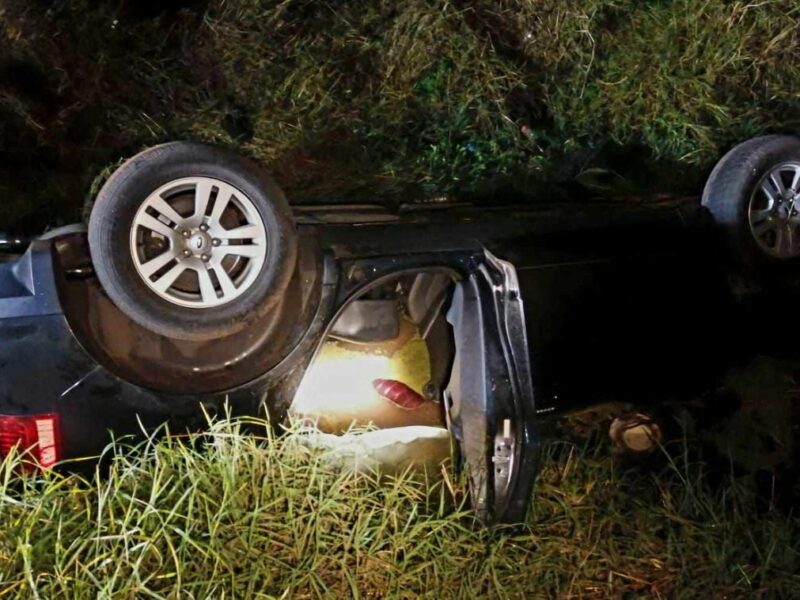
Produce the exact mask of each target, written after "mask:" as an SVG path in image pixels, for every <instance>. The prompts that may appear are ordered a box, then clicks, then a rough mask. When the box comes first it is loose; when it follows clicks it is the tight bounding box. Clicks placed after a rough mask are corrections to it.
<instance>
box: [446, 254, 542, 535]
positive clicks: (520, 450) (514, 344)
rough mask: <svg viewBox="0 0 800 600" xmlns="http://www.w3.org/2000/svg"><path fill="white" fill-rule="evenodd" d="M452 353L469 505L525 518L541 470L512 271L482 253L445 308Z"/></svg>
mask: <svg viewBox="0 0 800 600" xmlns="http://www.w3.org/2000/svg"><path fill="white" fill-rule="evenodd" d="M448 321H449V322H450V324H451V325H452V326H453V334H454V338H455V343H456V354H455V358H454V365H453V371H452V376H451V380H450V384H449V386H448V389H447V391H446V398H447V402H446V405H447V407H448V421H449V425H450V429H451V431H452V432H453V434H454V436H455V438H456V439H457V441H458V445H459V449H460V453H461V459H462V461H463V466H464V468H465V470H466V473H467V476H468V479H469V483H470V493H471V495H472V501H473V505H474V507H475V509H476V511H477V512H478V515H479V516H480V518H481V519H482V520H484V521H485V522H498V523H518V522H521V521H524V519H525V513H526V510H527V507H528V504H529V500H530V496H531V492H532V488H533V483H534V480H535V477H536V473H537V469H538V452H539V437H538V435H537V431H536V424H535V412H534V400H533V386H532V382H531V375H530V366H529V365H530V361H529V357H528V345H527V338H526V330H525V319H524V312H523V307H522V300H521V297H520V294H519V286H518V283H517V278H516V273H515V271H514V268H513V267H512V266H511V265H510V263H506V262H503V261H500V260H498V259H497V258H495V257H493V256H492V255H491V254H489V253H486V256H485V259H484V260H483V261H481V263H480V264H479V265H477V267H476V268H475V270H474V271H473V272H472V274H471V275H470V276H469V277H468V278H466V279H465V280H463V281H462V282H460V283H459V284H458V285H457V286H456V290H455V292H454V296H453V302H452V305H451V307H450V310H449V312H448Z"/></svg>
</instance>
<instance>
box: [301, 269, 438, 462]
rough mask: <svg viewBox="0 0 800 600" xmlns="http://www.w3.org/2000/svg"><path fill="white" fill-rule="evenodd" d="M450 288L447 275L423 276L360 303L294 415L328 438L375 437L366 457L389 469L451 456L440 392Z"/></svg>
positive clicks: (342, 321)
mask: <svg viewBox="0 0 800 600" xmlns="http://www.w3.org/2000/svg"><path fill="white" fill-rule="evenodd" d="M451 288H452V280H451V279H450V276H449V275H447V274H443V273H439V272H425V273H416V274H410V275H402V276H398V277H395V278H392V279H390V280H387V281H384V282H382V283H380V285H378V286H375V287H373V288H370V290H368V291H367V292H365V293H364V294H362V295H361V296H359V297H358V298H356V299H355V301H354V302H353V303H351V305H349V306H348V307H345V309H344V310H343V311H342V313H340V316H339V317H338V319H337V321H336V322H334V324H333V326H332V328H331V331H330V333H329V335H328V336H327V337H326V338H325V340H324V341H323V343H322V346H321V347H320V349H319V352H318V353H317V355H316V357H315V359H314V361H313V362H312V364H311V366H310V367H309V369H308V371H307V373H306V375H305V378H304V379H303V382H302V384H301V386H300V388H299V390H298V392H297V395H296V396H295V399H294V402H293V404H292V407H291V409H290V413H291V415H292V416H293V417H294V418H295V419H297V420H301V421H303V422H305V423H306V424H308V425H310V426H313V427H316V429H317V430H318V431H319V432H321V433H322V434H337V436H339V437H353V436H364V435H367V436H369V438H370V441H369V442H368V443H367V444H366V446H367V447H368V449H367V450H363V449H362V450H361V451H368V452H370V453H372V454H376V453H377V454H380V461H381V462H384V463H385V462H386V461H390V462H391V461H392V460H396V461H400V462H404V463H407V462H408V461H409V460H410V457H412V458H413V456H414V455H419V456H418V458H419V460H420V461H424V462H430V459H431V458H434V457H435V458H438V459H440V460H442V459H445V458H447V457H449V455H450V443H449V435H445V433H446V419H445V412H444V407H443V404H442V390H443V389H444V387H445V386H446V384H447V377H448V374H449V369H450V366H451V363H452V356H453V341H452V333H451V331H450V326H449V325H448V324H447V321H446V318H445V313H446V310H447V305H448V303H449V299H450V294H451V291H452V289H451ZM353 429H359V430H360V431H353ZM365 429H369V430H372V431H371V432H370V433H366V434H365V433H364V432H363V431H364V430H365ZM375 440H378V441H377V442H376V441H375ZM332 443H341V441H338V442H332ZM390 448H391V451H390V452H387V450H388V449H390Z"/></svg>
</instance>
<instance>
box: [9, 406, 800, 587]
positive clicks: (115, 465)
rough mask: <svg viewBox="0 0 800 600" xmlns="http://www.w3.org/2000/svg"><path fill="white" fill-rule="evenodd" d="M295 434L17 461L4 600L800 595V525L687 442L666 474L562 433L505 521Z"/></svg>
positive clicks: (447, 482)
mask: <svg viewBox="0 0 800 600" xmlns="http://www.w3.org/2000/svg"><path fill="white" fill-rule="evenodd" d="M288 439H289V441H287V438H283V439H276V438H274V437H273V436H271V435H265V436H263V437H261V438H259V437H258V436H252V435H245V434H243V433H242V432H241V431H240V429H239V426H238V425H237V424H232V423H225V422H221V423H217V424H215V425H214V426H213V428H212V430H211V432H210V433H209V434H207V435H206V436H204V437H203V441H204V442H205V444H199V443H196V442H198V439H197V438H194V439H193V438H185V437H184V438H173V439H169V440H162V441H159V442H148V443H146V444H144V445H143V446H142V447H140V448H138V449H137V450H135V451H134V450H130V449H128V450H119V451H117V452H115V454H114V457H113V461H112V462H111V466H110V470H109V472H108V473H107V474H105V475H104V476H102V477H100V478H96V479H92V480H91V481H86V480H82V479H80V478H78V477H77V476H69V477H65V476H60V475H56V474H53V473H50V474H46V475H34V474H28V475H20V474H19V470H18V469H16V468H15V467H16V465H15V459H13V458H9V459H6V461H5V462H4V463H3V465H2V470H0V476H1V477H0V519H2V522H3V527H2V528H1V529H0V593H2V597H19V598H32V597H40V598H59V597H68V598H94V597H114V598H145V597H152V598H177V597H181V598H183V597H189V598H208V597H215V598H239V597H263V598H270V597H276V598H278V597H280V598H306V597H310V598H317V597H320V598H323V597H324V598H332V597H335V598H348V597H380V598H416V597H429V598H468V597H497V598H522V597H553V596H560V597H577V596H580V597H598V598H600V597H623V596H624V595H625V594H626V593H631V594H633V596H634V597H662V598H663V597H698V598H710V597H754V596H755V597H797V596H798V594H800V576H798V575H797V573H798V572H800V556H798V545H797V540H798V539H800V537H798V534H800V522H798V519H797V518H796V517H794V516H791V515H787V514H784V513H781V512H779V511H776V510H770V509H769V508H766V509H765V508H763V507H761V508H760V507H758V506H757V504H756V503H755V501H754V496H753V493H752V489H751V488H749V487H748V486H747V485H745V484H743V483H742V482H740V481H737V480H733V479H730V478H723V479H724V481H723V482H722V483H721V484H719V485H716V486H715V487H713V488H712V487H711V485H710V484H709V478H708V477H707V476H706V473H705V471H704V469H703V467H702V466H701V465H699V464H693V463H692V462H691V461H690V460H689V459H688V458H686V457H685V455H684V454H683V452H682V448H684V446H683V445H682V444H678V445H677V447H676V449H675V455H676V458H673V459H670V460H666V459H665V460H663V461H660V462H659V463H658V464H660V466H659V467H658V468H653V467H652V465H651V467H650V468H645V467H644V466H642V465H639V466H635V467H631V466H628V467H623V466H621V465H620V464H617V461H616V460H615V459H613V457H612V456H611V455H610V454H609V450H608V448H607V446H606V444H605V443H603V442H594V443H589V444H586V445H579V446H576V445H574V444H566V443H561V444H551V445H549V446H547V448H546V451H545V458H544V470H543V476H542V477H541V479H540V481H539V484H538V486H537V487H538V489H537V491H536V496H535V500H536V501H535V504H534V510H533V512H532V514H531V517H530V521H529V523H528V525H527V526H526V527H524V528H522V529H518V530H515V531H505V532H503V531H493V532H492V531H487V530H485V529H483V528H481V527H480V526H478V525H477V524H475V523H474V522H473V521H472V520H471V517H470V516H469V513H468V511H467V510H466V509H465V507H464V505H463V498H464V493H463V488H462V487H461V485H460V484H459V483H458V482H454V481H453V480H452V478H451V477H446V478H445V479H444V480H441V479H439V480H438V483H431V482H428V483H426V482H425V481H424V477H422V476H421V475H419V474H417V475H413V474H406V475H403V476H400V477H394V478H390V477H383V478H379V477H377V476H374V475H366V474H361V475H358V474H354V473H348V472H343V471H341V470H339V469H337V468H336V467H335V466H334V465H333V464H332V463H331V461H329V460H327V459H326V454H325V453H324V452H320V451H311V450H309V449H308V448H305V447H304V446H302V445H299V444H297V443H294V442H292V441H291V438H288ZM201 446H205V449H203V448H202V447H201ZM657 462H658V461H657ZM431 481H433V480H431Z"/></svg>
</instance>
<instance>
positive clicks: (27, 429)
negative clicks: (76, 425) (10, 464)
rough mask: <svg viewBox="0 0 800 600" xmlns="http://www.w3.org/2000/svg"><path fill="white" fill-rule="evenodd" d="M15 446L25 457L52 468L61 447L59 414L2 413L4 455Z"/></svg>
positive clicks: (0, 439)
mask: <svg viewBox="0 0 800 600" xmlns="http://www.w3.org/2000/svg"><path fill="white" fill-rule="evenodd" d="M14 446H17V451H18V452H19V453H20V454H21V455H22V456H23V458H26V457H27V458H28V459H32V460H33V461H34V462H35V463H36V464H37V465H39V466H41V467H44V468H47V467H52V466H53V465H54V464H55V463H56V462H57V461H58V459H59V448H60V447H61V432H60V431H59V428H58V415H54V414H44V415H19V416H0V456H7V455H8V453H9V452H11V449H12V448H13V447H14Z"/></svg>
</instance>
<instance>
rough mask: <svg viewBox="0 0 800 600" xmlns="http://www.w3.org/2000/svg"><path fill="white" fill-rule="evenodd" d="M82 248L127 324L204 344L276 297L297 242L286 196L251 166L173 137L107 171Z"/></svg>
mask: <svg viewBox="0 0 800 600" xmlns="http://www.w3.org/2000/svg"><path fill="white" fill-rule="evenodd" d="M89 247H90V251H91V255H92V262H93V264H94V267H95V270H96V272H97V277H98V279H99V281H100V283H101V285H102V287H103V289H104V290H105V292H106V294H107V295H108V296H109V298H110V299H111V300H112V301H113V302H114V303H115V304H116V306H117V307H118V308H119V309H120V310H121V311H122V312H123V313H125V314H126V315H127V316H128V317H129V318H130V319H131V320H133V321H135V322H136V323H138V324H139V325H141V326H142V327H144V328H146V329H148V330H150V331H152V332H155V333H157V334H159V335H163V336H165V337H168V338H173V339H179V340H190V341H203V340H210V339H214V338H220V337H224V336H227V335H230V334H233V333H236V332H237V331H240V330H242V329H244V328H245V327H246V326H247V325H248V324H250V323H252V322H253V321H254V320H256V319H258V318H259V317H261V316H263V315H264V314H266V313H267V311H269V310H270V309H271V308H273V307H274V306H275V305H276V303H277V302H279V300H280V299H281V297H282V295H283V293H284V291H285V289H286V287H287V285H288V283H289V279H290V277H291V275H292V273H293V271H294V267H295V259H296V253H297V240H296V233H295V230H294V226H293V223H292V217H291V211H290V209H289V206H288V203H287V202H286V199H285V197H284V195H283V193H282V192H281V190H280V188H278V186H277V185H276V184H275V182H274V181H273V180H272V179H271V178H270V177H269V176H267V175H266V174H265V173H264V172H263V171H262V170H261V169H260V168H259V167H258V166H257V165H256V164H255V163H253V162H251V161H250V160H247V159H245V158H243V157H241V156H238V155H236V154H234V153H232V152H229V151H227V150H225V149H222V148H219V147H215V146H211V145H207V144H201V143H194V142H172V143H168V144H163V145H160V146H155V147H153V148H149V149H147V150H145V151H143V152H141V153H139V154H137V155H136V156H134V157H133V158H131V159H129V160H127V161H126V162H125V163H123V164H122V165H121V166H120V167H119V168H118V169H117V170H116V171H115V172H114V173H113V174H112V175H111V176H110V177H109V179H108V180H107V181H106V183H105V184H104V185H103V187H102V188H101V190H100V191H99V193H98V195H97V198H96V200H95V202H94V205H93V207H92V210H91V215H90V218H89ZM232 265H233V266H232ZM156 267H158V268H157V269H156Z"/></svg>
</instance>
